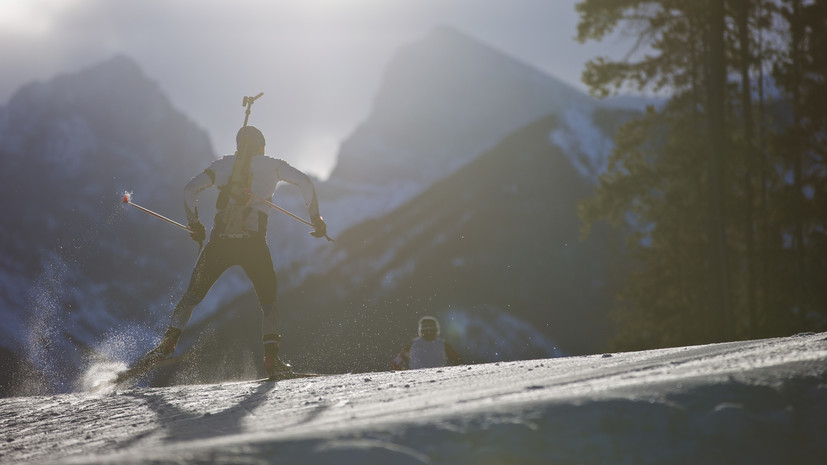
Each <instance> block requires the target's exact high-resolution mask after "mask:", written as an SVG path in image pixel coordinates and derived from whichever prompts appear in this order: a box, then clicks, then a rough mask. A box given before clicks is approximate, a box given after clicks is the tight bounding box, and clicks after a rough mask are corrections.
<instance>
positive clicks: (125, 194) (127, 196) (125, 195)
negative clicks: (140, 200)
mask: <svg viewBox="0 0 827 465" xmlns="http://www.w3.org/2000/svg"><path fill="white" fill-rule="evenodd" d="M129 197H130V196H129V192H124V193H123V203H129V200H130V198H129Z"/></svg>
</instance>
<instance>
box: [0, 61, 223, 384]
mask: <svg viewBox="0 0 827 465" xmlns="http://www.w3.org/2000/svg"><path fill="white" fill-rule="evenodd" d="M213 158H214V155H213V151H212V148H211V147H210V145H209V140H208V138H207V135H206V133H204V131H202V130H201V129H199V128H197V127H196V126H195V125H194V124H193V123H192V122H191V121H190V120H189V119H188V118H187V117H186V116H184V115H183V114H181V113H180V112H179V111H177V110H176V109H175V108H173V107H172V105H171V104H170V103H169V100H168V99H167V98H166V96H164V94H163V93H162V92H161V90H160V89H159V87H158V85H157V84H156V83H155V82H153V81H152V80H150V79H148V78H147V77H146V76H145V75H144V74H143V73H142V71H141V70H140V69H139V68H138V66H137V65H136V64H135V63H134V62H133V61H131V60H130V59H128V58H126V57H123V56H116V57H114V58H112V59H110V60H107V61H105V62H103V63H100V64H98V65H96V66H93V67H91V68H88V69H85V70H82V71H80V72H78V73H75V74H67V75H62V76H58V77H56V78H54V79H52V80H50V81H47V82H42V83H33V84H30V85H27V86H25V87H23V88H21V89H20V90H19V91H18V92H17V93H16V94H15V95H14V96H13V97H12V99H11V100H10V101H9V103H8V105H7V106H5V107H2V108H0V159H2V163H3V169H2V170H0V216H1V217H2V222H0V257H2V258H0V317H2V320H3V323H2V325H0V345H2V346H3V347H5V348H7V349H10V350H11V351H13V352H15V353H17V354H18V356H24V357H26V358H28V359H29V361H30V362H31V363H34V364H40V365H43V368H44V370H46V371H52V370H50V369H49V367H50V366H51V365H54V366H55V368H56V370H54V371H55V372H56V375H57V378H60V372H61V371H63V370H62V369H61V368H60V367H73V366H76V365H77V363H79V359H80V356H81V355H82V351H83V350H84V348H86V347H88V346H90V345H92V344H96V343H98V342H99V340H100V338H101V337H102V335H103V334H105V333H107V332H111V331H119V330H125V329H126V326H128V325H129V324H130V323H136V322H137V323H138V325H139V326H144V325H145V324H146V321H147V320H150V321H153V320H155V319H157V316H156V315H157V314H156V313H154V312H156V311H159V310H164V311H166V310H167V306H168V305H169V304H168V300H169V294H170V293H171V288H172V286H174V285H175V284H177V283H178V281H180V279H181V278H180V276H181V275H182V274H183V275H186V274H188V273H189V267H190V266H191V264H192V262H193V260H194V259H195V254H196V249H197V246H195V245H193V244H189V243H188V241H189V239H188V238H186V236H185V234H184V233H182V232H181V231H178V230H175V229H174V228H169V227H166V226H162V225H159V224H158V222H157V220H156V219H154V218H151V217H149V216H148V215H145V214H143V213H139V212H137V211H127V208H128V207H126V206H125V205H123V204H122V203H121V198H122V196H123V193H124V191H125V190H135V191H136V192H135V201H136V202H137V203H139V204H142V205H145V206H147V207H151V208H154V209H156V210H158V211H160V212H163V213H165V214H169V215H172V216H175V215H176V214H182V213H183V211H182V210H183V209H182V207H181V202H182V201H181V199H182V186H183V184H184V183H185V182H186V181H187V180H188V179H189V178H190V177H192V176H193V175H195V174H197V172H198V170H200V169H202V168H200V167H202V166H205V165H206V164H207V163H209V161H211V160H212V159H213ZM187 246H189V247H187ZM135 337H138V335H137V334H136V335H135ZM7 375H8V373H3V374H2V375H0V380H2V379H3V378H5V377H6V376H7ZM55 382H56V384H58V385H60V384H63V383H64V382H65V380H64V379H56V380H55Z"/></svg>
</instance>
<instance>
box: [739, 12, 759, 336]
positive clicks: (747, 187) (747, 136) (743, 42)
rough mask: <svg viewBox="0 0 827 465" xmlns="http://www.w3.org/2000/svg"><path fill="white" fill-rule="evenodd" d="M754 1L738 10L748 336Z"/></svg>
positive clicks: (752, 293) (751, 311)
mask: <svg viewBox="0 0 827 465" xmlns="http://www.w3.org/2000/svg"><path fill="white" fill-rule="evenodd" d="M751 3H752V2H751V0H741V1H740V2H739V5H738V6H739V8H738V41H739V42H740V47H739V48H740V52H741V106H742V110H743V115H742V118H743V119H744V162H745V168H746V169H745V173H744V197H745V199H744V208H745V215H744V216H745V218H744V223H745V224H744V241H745V242H746V247H747V256H746V261H747V315H748V316H749V320H748V322H747V333H748V334H749V336H750V337H752V336H753V335H754V332H755V319H756V311H755V305H756V300H757V299H756V286H755V237H754V231H755V225H754V219H753V208H754V205H755V195H754V193H753V179H752V178H753V173H754V172H755V150H754V146H755V144H754V131H753V124H754V122H753V115H752V85H751V84H750V75H749V71H750V64H751V63H752V57H751V56H750V49H749V42H750V34H749V13H750V6H751Z"/></svg>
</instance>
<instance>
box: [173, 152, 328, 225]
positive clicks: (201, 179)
mask: <svg viewBox="0 0 827 465" xmlns="http://www.w3.org/2000/svg"><path fill="white" fill-rule="evenodd" d="M235 159H236V156H235V155H226V156H224V157H222V158H221V159H219V160H216V161H214V162H212V164H211V165H210V166H209V168H207V169H206V170H204V172H203V173H201V174H199V175H198V176H196V177H194V178H192V180H190V182H189V183H187V185H186V187H184V204H185V206H186V212H187V220H188V221H189V222H191V223H192V222H195V221H198V216H197V214H196V210H195V208H196V207H197V206H198V193H199V192H201V191H203V190H204V189H206V188H208V187H211V186H213V185H218V186H219V188H221V187H223V186H225V185H226V184H227V182H228V181H229V179H230V175H232V172H233V164H234V163H235ZM250 172H251V173H252V177H253V180H252V184H251V185H250V190H251V191H252V192H253V193H254V194H256V195H257V196H259V197H261V198H264V199H267V200H272V198H273V195H274V194H275V192H276V185H277V184H278V183H279V181H285V182H288V183H290V184H293V185H295V186H298V187H299V189H301V193H302V197H304V204H305V206H306V207H307V213H308V214H309V215H310V218H311V219H312V218H315V217H318V216H319V205H318V201H317V200H316V190H315V189H314V188H313V183H312V182H311V181H310V179H309V178H308V177H307V175H305V174H304V173H302V172H301V171H299V170H297V169H296V168H293V167H292V166H290V165H289V164H288V163H287V162H286V161H284V160H280V159H277V158H272V157H268V156H263V155H262V156H255V157H253V159H252V160H251V161H250ZM230 201H231V202H233V200H232V199H231V200H230ZM249 206H250V208H252V211H253V212H260V213H262V214H264V215H267V214H269V213H270V207H269V206H268V205H267V204H265V203H263V202H261V201H260V200H256V199H255V198H253V199H251V203H250V205H249ZM258 217H259V215H247V217H246V220H245V223H244V229H246V230H248V231H258V228H259V223H258Z"/></svg>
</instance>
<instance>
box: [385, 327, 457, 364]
mask: <svg viewBox="0 0 827 465" xmlns="http://www.w3.org/2000/svg"><path fill="white" fill-rule="evenodd" d="M462 363H463V362H462V359H461V358H460V356H459V354H458V353H457V351H456V350H454V348H453V347H451V345H450V344H448V343H447V342H445V340H444V339H442V338H441V337H439V322H438V321H437V320H436V318H434V317H432V316H423V317H422V318H420V319H419V337H417V338H414V340H413V341H412V342H411V343H410V344H408V345H406V346H405V347H404V348H403V349H402V352H400V353H399V355H397V356H396V357H394V358H393V360H391V368H393V369H394V370H408V369H411V370H416V369H418V368H434V367H443V366H446V365H449V364H450V365H461V364H462Z"/></svg>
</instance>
